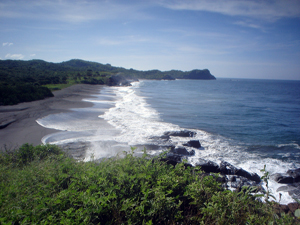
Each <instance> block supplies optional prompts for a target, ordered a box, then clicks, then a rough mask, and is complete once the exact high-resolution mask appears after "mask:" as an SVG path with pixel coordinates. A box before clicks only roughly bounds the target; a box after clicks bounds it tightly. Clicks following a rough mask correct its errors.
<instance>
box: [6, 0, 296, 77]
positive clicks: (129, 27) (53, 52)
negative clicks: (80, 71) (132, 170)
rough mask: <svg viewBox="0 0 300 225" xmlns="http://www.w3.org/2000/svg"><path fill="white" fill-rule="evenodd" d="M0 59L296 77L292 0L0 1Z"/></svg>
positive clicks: (235, 75) (249, 75) (250, 75)
mask: <svg viewBox="0 0 300 225" xmlns="http://www.w3.org/2000/svg"><path fill="white" fill-rule="evenodd" d="M0 43H1V44H2V45H1V46H0V58H1V59H2V60H5V59H21V60H30V59H42V60H45V61H48V62H62V61H68V60H70V59H74V58H77V59H83V60H89V61H95V62H100V63H110V64H112V65H113V66H121V67H124V68H128V69H129V68H134V69H138V70H150V69H159V70H163V71H164V70H171V69H179V70H183V71H187V70H192V69H205V68H207V69H209V70H210V71H211V73H212V74H213V75H215V76H216V77H217V78H218V77H232V78H263V79H294V80H300V0H257V1H256V0H251V1H250V0H249V1H246V0H244V1H242V0H139V1H138V0H26V1H25V0H0Z"/></svg>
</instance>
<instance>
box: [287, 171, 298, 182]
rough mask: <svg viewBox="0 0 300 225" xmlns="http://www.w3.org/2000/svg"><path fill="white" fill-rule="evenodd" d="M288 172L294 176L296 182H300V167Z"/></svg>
mask: <svg viewBox="0 0 300 225" xmlns="http://www.w3.org/2000/svg"><path fill="white" fill-rule="evenodd" d="M287 174H288V175H290V176H291V177H293V178H294V183H297V182H300V168H298V169H294V170H288V171H287Z"/></svg>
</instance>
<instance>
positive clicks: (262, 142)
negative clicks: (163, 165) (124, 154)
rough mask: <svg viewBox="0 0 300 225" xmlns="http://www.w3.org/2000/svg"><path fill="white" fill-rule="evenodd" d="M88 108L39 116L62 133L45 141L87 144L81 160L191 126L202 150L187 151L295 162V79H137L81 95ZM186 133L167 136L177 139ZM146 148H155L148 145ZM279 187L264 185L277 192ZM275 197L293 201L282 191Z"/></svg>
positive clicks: (298, 111) (238, 161) (259, 163)
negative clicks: (90, 103) (87, 103)
mask: <svg viewBox="0 0 300 225" xmlns="http://www.w3.org/2000/svg"><path fill="white" fill-rule="evenodd" d="M84 101H91V102H93V103H94V106H93V107H92V108H83V109H73V110H72V111H71V112H68V113H60V114H53V115H49V116H47V117H44V118H41V119H39V120H38V121H37V122H38V123H39V124H40V125H42V126H45V127H48V128H54V129H57V130H59V131H60V132H58V133H55V134H51V135H48V136H46V137H44V138H43V142H44V143H54V144H64V143H70V142H86V143H89V145H88V150H87V153H86V160H89V159H90V157H91V156H93V157H95V158H100V157H107V156H111V155H115V154H117V153H118V152H121V151H128V150H129V149H130V146H134V145H147V144H149V143H152V144H153V139H152V137H153V136H161V135H163V133H164V132H165V131H171V130H182V129H188V130H192V131H195V132H197V135H196V137H193V138H192V139H198V140H200V142H201V145H202V147H203V148H202V149H201V150H196V154H195V156H191V157H189V159H188V160H189V161H190V162H191V163H192V164H194V163H196V162H197V160H198V159H199V158H204V159H208V160H212V161H215V162H220V161H221V160H225V161H227V162H229V163H231V164H233V165H235V166H237V167H242V168H244V169H245V170H248V171H250V172H256V173H258V174H259V175H262V174H261V172H260V170H261V169H262V168H263V167H264V165H266V167H267V170H268V171H269V172H270V173H271V174H272V173H278V172H279V173H281V172H282V173H284V172H286V171H287V170H288V169H293V168H299V167H300V147H299V145H300V82H299V81H275V80H242V79H218V80H211V81H203V80H175V81H140V82H136V83H133V86H131V87H104V88H102V89H101V91H100V93H99V95H96V96H93V98H91V99H84ZM189 139H190V138H180V137H172V142H173V143H174V144H176V145H181V144H182V143H184V142H186V141H188V140H189ZM149 153H153V152H151V151H149ZM279 186H281V185H279V184H277V183H275V182H273V181H272V180H271V181H270V187H271V191H272V192H273V194H274V195H275V196H276V197H278V195H279V193H277V192H276V190H277V188H278V187H279ZM282 194H283V196H282V200H281V203H287V202H290V201H292V199H291V197H290V196H288V194H287V193H285V192H283V193H282Z"/></svg>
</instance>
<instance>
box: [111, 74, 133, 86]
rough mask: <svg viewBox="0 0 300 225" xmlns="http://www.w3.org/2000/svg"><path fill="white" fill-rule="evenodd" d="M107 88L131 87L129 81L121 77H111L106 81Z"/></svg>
mask: <svg viewBox="0 0 300 225" xmlns="http://www.w3.org/2000/svg"><path fill="white" fill-rule="evenodd" d="M108 85H109V86H131V84H130V81H128V80H127V79H126V78H125V77H124V76H122V75H113V76H111V77H110V78H109V80H108Z"/></svg>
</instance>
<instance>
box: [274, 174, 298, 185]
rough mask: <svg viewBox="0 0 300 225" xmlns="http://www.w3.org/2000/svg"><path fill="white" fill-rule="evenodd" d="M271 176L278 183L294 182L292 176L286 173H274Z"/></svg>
mask: <svg viewBox="0 0 300 225" xmlns="http://www.w3.org/2000/svg"><path fill="white" fill-rule="evenodd" d="M272 178H273V179H274V180H275V181H276V182H277V183H280V184H291V183H294V178H293V177H291V176H288V175H287V174H282V173H275V174H273V175H272Z"/></svg>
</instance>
